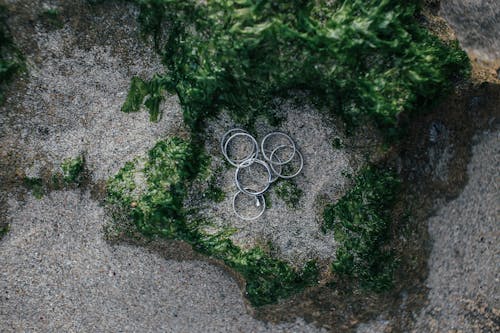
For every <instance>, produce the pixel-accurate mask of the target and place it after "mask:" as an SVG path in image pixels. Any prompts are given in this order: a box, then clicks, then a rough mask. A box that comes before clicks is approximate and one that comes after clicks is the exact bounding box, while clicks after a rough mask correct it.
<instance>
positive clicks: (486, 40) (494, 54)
mask: <svg viewBox="0 0 500 333" xmlns="http://www.w3.org/2000/svg"><path fill="white" fill-rule="evenodd" d="M440 14H441V15H442V16H443V17H444V18H445V19H446V20H447V21H448V23H449V24H450V25H451V27H452V28H453V30H454V31H455V33H456V35H457V38H458V40H459V41H460V43H461V45H462V46H463V47H464V48H465V49H467V50H468V51H469V53H471V54H474V55H475V56H476V57H478V58H479V59H481V60H483V61H487V62H494V61H495V60H498V59H500V33H499V32H500V2H499V1H497V0H473V1H471V0H441V11H440Z"/></svg>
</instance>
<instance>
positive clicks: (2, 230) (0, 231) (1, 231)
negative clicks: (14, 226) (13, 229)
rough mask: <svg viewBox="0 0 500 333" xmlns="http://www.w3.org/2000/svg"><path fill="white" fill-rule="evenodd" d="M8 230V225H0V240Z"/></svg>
mask: <svg viewBox="0 0 500 333" xmlns="http://www.w3.org/2000/svg"><path fill="white" fill-rule="evenodd" d="M9 230H10V226H9V225H0V240H1V239H2V238H3V236H5V234H7V233H8V232H9Z"/></svg>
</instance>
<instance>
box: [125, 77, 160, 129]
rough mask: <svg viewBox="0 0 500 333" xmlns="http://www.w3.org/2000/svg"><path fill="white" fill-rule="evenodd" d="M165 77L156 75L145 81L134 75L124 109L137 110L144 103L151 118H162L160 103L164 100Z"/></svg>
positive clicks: (153, 119) (127, 110) (128, 110)
mask: <svg viewBox="0 0 500 333" xmlns="http://www.w3.org/2000/svg"><path fill="white" fill-rule="evenodd" d="M163 90H164V88H163V79H162V78H161V77H160V76H154V77H153V78H152V79H151V80H150V81H144V80H142V79H141V78H139V77H133V78H132V82H131V83H130V89H129V92H128V95H127V99H126V100H125V103H124V104H123V106H122V111H123V112H126V113H129V112H137V111H139V110H140V109H141V106H142V105H143V103H144V105H145V106H146V108H147V109H148V111H149V117H150V120H151V121H153V122H157V121H158V120H160V117H161V113H160V103H161V102H162V101H163V99H164V98H163Z"/></svg>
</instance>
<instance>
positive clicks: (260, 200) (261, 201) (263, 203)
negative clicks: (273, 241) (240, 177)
mask: <svg viewBox="0 0 500 333" xmlns="http://www.w3.org/2000/svg"><path fill="white" fill-rule="evenodd" d="M247 189H248V188H247ZM241 193H243V194H246V193H244V192H241V191H238V192H236V193H235V194H234V196H233V211H234V213H235V214H236V216H238V217H239V218H240V219H242V220H246V221H252V220H256V219H258V218H259V217H261V216H262V214H264V211H265V210H266V200H265V199H264V196H263V195H262V194H259V195H249V194H246V195H249V196H252V197H255V199H256V200H257V202H258V203H259V205H261V206H262V209H261V211H260V212H259V214H257V215H256V216H252V217H245V216H243V215H241V214H239V213H238V212H237V211H236V204H235V202H236V197H237V196H238V195H239V194H241Z"/></svg>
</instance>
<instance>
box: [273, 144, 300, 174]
mask: <svg viewBox="0 0 500 333" xmlns="http://www.w3.org/2000/svg"><path fill="white" fill-rule="evenodd" d="M285 147H288V146H287V145H281V146H278V147H277V148H275V149H274V150H273V151H272V152H271V156H270V157H271V159H272V158H273V155H274V153H276V151H277V150H278V149H282V148H285ZM295 153H296V154H297V155H298V156H299V159H300V166H299V169H298V170H297V171H296V172H295V173H294V174H292V175H282V174H281V173H279V172H278V171H276V169H274V163H270V166H271V170H272V171H273V172H274V173H275V174H277V175H278V176H279V177H280V178H283V179H290V178H293V177H295V176H297V175H298V174H299V173H300V172H301V171H302V168H303V167H304V159H303V158H302V154H301V153H300V151H299V150H297V149H296V150H295ZM293 157H295V154H294V155H293ZM290 161H291V160H290ZM290 161H289V162H290ZM281 171H283V170H281Z"/></svg>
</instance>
